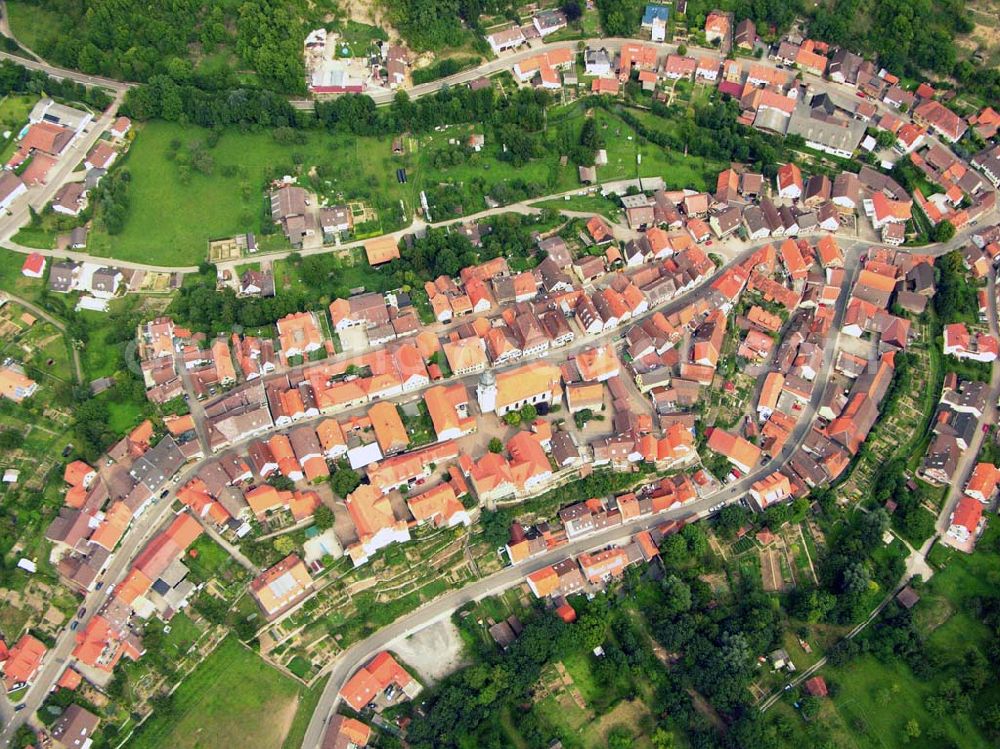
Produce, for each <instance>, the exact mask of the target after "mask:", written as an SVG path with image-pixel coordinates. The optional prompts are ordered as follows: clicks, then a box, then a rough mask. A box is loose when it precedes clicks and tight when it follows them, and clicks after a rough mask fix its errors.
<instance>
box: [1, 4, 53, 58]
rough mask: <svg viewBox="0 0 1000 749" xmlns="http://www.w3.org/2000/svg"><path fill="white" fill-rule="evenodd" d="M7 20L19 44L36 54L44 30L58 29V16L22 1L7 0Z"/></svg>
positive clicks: (51, 11)
mask: <svg viewBox="0 0 1000 749" xmlns="http://www.w3.org/2000/svg"><path fill="white" fill-rule="evenodd" d="M7 20H8V21H9V22H10V30H11V32H12V33H13V34H14V36H15V37H16V38H17V40H18V41H19V42H21V43H22V44H24V45H27V46H28V47H30V48H31V49H34V50H35V51H36V52H37V51H38V50H37V47H38V46H40V45H39V41H40V40H41V38H42V37H43V36H44V34H45V31H46V29H55V28H59V14H58V13H57V12H56V11H54V10H49V9H47V8H42V7H39V5H38V4H37V3H31V2H25V1H24V0H7Z"/></svg>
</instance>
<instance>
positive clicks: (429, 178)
mask: <svg viewBox="0 0 1000 749" xmlns="http://www.w3.org/2000/svg"><path fill="white" fill-rule="evenodd" d="M587 116H592V117H594V118H595V119H596V120H597V122H598V123H599V128H600V133H601V135H602V137H603V139H604V141H605V148H606V150H607V152H608V163H607V165H605V166H600V167H598V176H599V178H600V179H601V181H605V182H606V181H613V180H620V179H632V178H635V177H638V176H643V177H649V176H662V177H664V178H665V180H666V181H667V183H668V184H669V185H670V186H675V187H680V186H683V187H692V188H695V189H705V188H706V186H707V185H708V181H707V177H708V176H709V175H710V174H714V173H715V172H716V171H718V169H719V168H721V166H720V165H718V164H712V163H708V162H706V161H705V160H703V159H699V158H696V157H691V156H687V157H685V156H684V155H683V154H679V153H673V152H668V151H665V150H663V149H661V148H659V147H658V146H655V145H652V144H650V143H646V142H645V141H642V140H641V139H640V138H638V137H637V135H636V133H635V132H634V131H633V130H632V129H631V128H630V127H628V126H627V125H626V124H625V123H624V122H623V121H622V120H621V119H620V118H618V117H617V116H616V115H614V114H612V113H609V112H606V111H604V110H601V109H598V110H594V111H593V112H589V113H588V112H586V111H585V110H584V109H583V107H581V106H579V105H568V106H565V107H557V108H553V109H552V110H550V113H549V117H548V124H547V126H546V130H545V132H544V133H543V134H542V135H541V141H542V145H543V146H544V148H543V152H542V155H540V156H539V157H538V158H535V159H533V160H531V161H529V162H528V163H526V164H523V165H517V166H515V165H514V164H513V163H511V162H509V161H505V160H503V158H501V156H502V144H501V143H497V142H493V141H492V135H491V134H488V136H487V143H486V146H485V147H484V149H483V151H482V152H480V153H472V154H469V155H468V156H466V157H464V158H459V159H452V158H450V157H451V155H452V153H450V152H454V151H455V150H456V149H457V148H459V146H458V145H456V144H457V143H462V142H465V140H467V138H468V135H470V134H471V133H472V132H475V131H476V130H477V129H476V128H474V127H473V126H471V125H470V126H465V125H463V126H458V125H456V126H452V127H449V128H446V129H444V130H442V131H440V132H433V133H426V134H424V135H421V136H419V137H411V138H408V139H406V152H405V153H404V154H403V155H396V156H394V155H393V154H392V152H391V148H390V145H391V144H390V139H387V138H366V137H353V136H347V135H332V134H329V133H326V132H320V131H302V132H300V133H298V134H297V136H296V137H299V138H300V142H293V143H291V144H289V143H279V142H278V141H277V140H275V138H274V137H273V135H272V134H270V133H264V132H261V133H241V132H239V131H237V130H235V129H231V130H227V131H225V132H224V133H223V134H222V135H221V137H220V138H219V140H218V142H217V143H216V144H215V145H214V146H212V147H210V146H208V145H207V143H208V133H207V131H205V130H203V129H200V128H196V127H191V126H182V125H178V124H172V123H165V122H151V123H148V124H146V125H144V126H143V127H142V129H141V130H140V131H139V133H138V137H137V138H136V140H135V142H134V144H133V146H132V149H131V151H130V152H129V154H128V155H127V156H126V158H125V159H124V160H123V163H124V164H125V166H127V168H128V169H129V170H130V172H131V174H132V182H131V187H130V193H129V196H130V198H129V199H130V205H131V208H130V211H129V215H128V218H127V220H126V222H125V226H124V229H123V231H122V232H121V233H120V234H117V235H114V236H109V235H108V234H106V233H104V232H102V231H101V230H95V231H94V232H92V233H91V239H90V247H89V251H90V252H91V253H93V254H95V255H99V256H107V257H116V258H120V259H123V260H134V261H142V262H149V263H154V264H157V265H194V264H197V263H198V262H200V261H201V260H203V259H204V258H205V257H206V254H207V241H208V240H209V239H213V238H218V237H225V236H232V235H234V234H237V233H240V232H245V231H255V232H257V233H258V236H259V242H260V244H261V246H262V247H263V248H264V249H269V248H279V247H281V246H282V243H283V241H284V240H283V238H281V237H280V236H276V235H274V234H270V235H264V234H263V233H262V230H263V229H270V225H269V219H268V218H267V217H266V215H265V208H266V204H265V198H264V194H263V190H264V186H265V184H266V182H267V180H268V179H269V178H274V177H278V176H282V175H285V174H296V173H298V174H301V175H303V176H302V177H301V178H300V182H303V183H308V184H309V186H310V187H312V188H313V189H316V190H318V191H319V192H320V193H322V195H323V196H324V197H325V198H326V199H328V200H329V201H331V202H334V201H336V202H339V201H360V202H364V203H365V204H366V205H367V206H368V207H369V208H374V209H375V211H376V214H377V218H376V220H375V221H374V222H373V223H371V224H370V225H366V228H367V229H368V230H369V232H370V233H376V234H377V233H382V232H386V231H390V230H393V229H396V228H399V227H401V226H403V225H405V224H408V223H409V221H410V219H411V217H412V216H413V215H414V213H415V210H416V207H417V204H418V198H419V194H420V191H421V190H426V191H427V194H428V198H429V200H430V204H431V215H432V218H434V219H435V220H441V219H444V218H448V217H451V216H454V215H466V214H470V213H475V212H478V211H481V210H483V209H485V208H486V207H487V205H486V202H485V200H484V195H486V194H490V193H495V194H497V195H500V196H501V197H502V195H503V194H504V193H506V194H508V195H513V194H514V193H512V192H511V185H512V184H513V185H519V184H524V185H527V186H528V187H529V189H530V190H531V195H533V196H537V195H545V194H551V193H557V192H564V191H567V190H572V189H574V188H576V187H578V186H579V179H578V176H577V169H576V166H575V165H574V164H572V163H569V164H566V165H565V166H563V165H561V164H560V156H561V155H562V154H561V153H560V149H559V146H558V143H559V142H560V138H561V137H567V138H570V139H574V138H578V137H579V132H580V129H581V128H582V126H583V122H584V119H585V117H587ZM660 122H663V121H662V120H661V121H660ZM480 131H481V130H480ZM199 144H206V145H199ZM194 151H203V152H204V153H206V154H207V155H208V157H209V161H210V162H211V169H210V173H206V172H201V171H198V170H196V169H193V168H189V167H186V166H182V165H181V163H180V162H182V161H184V160H185V159H186V158H187V157H189V156H190V154H191V153H192V152H194ZM400 167H402V168H404V169H406V170H407V178H408V181H407V183H406V184H402V185H401V184H399V183H398V182H397V181H396V169H398V168H400ZM306 175H309V176H306ZM509 199H510V198H504V200H509ZM502 202H503V201H502ZM602 212H603V211H602ZM45 239H46V238H45V237H41V238H39V239H38V241H43V240H45Z"/></svg>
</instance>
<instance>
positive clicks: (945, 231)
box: [934, 221, 955, 242]
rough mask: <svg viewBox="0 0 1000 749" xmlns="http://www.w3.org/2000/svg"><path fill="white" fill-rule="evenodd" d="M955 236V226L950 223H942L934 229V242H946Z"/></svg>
mask: <svg viewBox="0 0 1000 749" xmlns="http://www.w3.org/2000/svg"><path fill="white" fill-rule="evenodd" d="M954 236H955V225H954V224H953V223H951V221H942V222H941V223H940V224H938V225H937V226H935V227H934V241H935V242H948V241H950V240H951V239H952V238H954Z"/></svg>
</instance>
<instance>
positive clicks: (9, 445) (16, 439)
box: [0, 429, 24, 450]
mask: <svg viewBox="0 0 1000 749" xmlns="http://www.w3.org/2000/svg"><path fill="white" fill-rule="evenodd" d="M23 441H24V435H23V434H21V433H20V432H18V431H17V430H16V429H4V430H3V431H2V432H0V448H3V449H4V450H16V449H17V448H19V447H20V446H21V443H22V442H23Z"/></svg>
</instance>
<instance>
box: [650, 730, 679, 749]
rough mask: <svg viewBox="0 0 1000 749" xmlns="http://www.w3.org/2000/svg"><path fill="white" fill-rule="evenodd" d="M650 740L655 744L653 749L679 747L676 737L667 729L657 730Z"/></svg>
mask: <svg viewBox="0 0 1000 749" xmlns="http://www.w3.org/2000/svg"><path fill="white" fill-rule="evenodd" d="M649 740H650V741H651V742H652V744H653V749H674V747H675V746H677V742H676V741H675V740H674V735H673V734H672V733H671V732H670V731H668V730H666V729H665V728H657V729H656V730H655V731H653V735H652V736H650V737H649Z"/></svg>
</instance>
